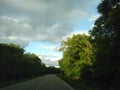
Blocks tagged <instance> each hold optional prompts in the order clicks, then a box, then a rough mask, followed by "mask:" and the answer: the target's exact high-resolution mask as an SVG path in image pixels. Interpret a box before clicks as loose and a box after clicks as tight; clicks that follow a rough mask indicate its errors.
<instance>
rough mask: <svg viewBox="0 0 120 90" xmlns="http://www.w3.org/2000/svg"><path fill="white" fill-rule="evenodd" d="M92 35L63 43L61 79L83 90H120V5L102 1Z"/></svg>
mask: <svg viewBox="0 0 120 90" xmlns="http://www.w3.org/2000/svg"><path fill="white" fill-rule="evenodd" d="M98 12H99V13H100V17H99V18H98V19H97V20H96V21H95V23H94V27H93V28H92V29H91V30H89V35H85V34H78V35H73V36H72V37H70V38H68V39H67V40H66V41H63V42H62V43H61V48H60V51H62V52H63V58H62V59H61V60H60V61H59V65H60V69H61V74H60V76H61V77H62V78H63V79H64V80H65V81H67V82H68V83H70V84H72V85H73V86H75V87H77V88H79V89H78V90H80V88H83V90H119V89H120V77H119V76H120V26H119V24H120V1H119V0H102V1H101V3H100V4H99V5H98Z"/></svg>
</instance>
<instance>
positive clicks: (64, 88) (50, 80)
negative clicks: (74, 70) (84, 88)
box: [0, 74, 74, 90]
mask: <svg viewBox="0 0 120 90" xmlns="http://www.w3.org/2000/svg"><path fill="white" fill-rule="evenodd" d="M0 90H74V89H72V88H71V87H70V86H69V85H68V84H66V83H65V82H64V81H62V80H61V79H60V78H59V77H57V76H56V75H53V74H52V75H44V76H41V77H39V78H36V79H33V80H29V81H25V82H22V83H18V84H15V85H11V86H8V87H5V88H0Z"/></svg>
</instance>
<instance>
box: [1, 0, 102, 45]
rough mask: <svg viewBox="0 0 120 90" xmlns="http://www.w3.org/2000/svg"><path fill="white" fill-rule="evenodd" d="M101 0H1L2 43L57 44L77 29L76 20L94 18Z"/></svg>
mask: <svg viewBox="0 0 120 90" xmlns="http://www.w3.org/2000/svg"><path fill="white" fill-rule="evenodd" d="M98 2H100V0H90V1H88V0H0V42H8V43H17V44H19V45H22V46H25V45H27V44H28V43H29V42H31V41H45V42H51V43H56V42H60V41H61V40H62V38H63V37H64V36H66V35H68V34H70V33H71V32H73V27H74V22H75V20H80V19H83V18H87V19H90V18H91V16H92V11H91V10H89V9H93V8H95V7H94V5H95V4H96V3H98Z"/></svg>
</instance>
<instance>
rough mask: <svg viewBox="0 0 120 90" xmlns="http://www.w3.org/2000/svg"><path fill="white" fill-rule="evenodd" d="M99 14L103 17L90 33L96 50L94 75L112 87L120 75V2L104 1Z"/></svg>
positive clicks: (116, 0) (99, 7)
mask: <svg viewBox="0 0 120 90" xmlns="http://www.w3.org/2000/svg"><path fill="white" fill-rule="evenodd" d="M98 12H99V13H100V14H101V16H100V17H99V18H98V19H97V20H96V21H95V24H94V27H93V28H92V30H91V31H90V35H91V37H92V38H93V40H92V42H93V45H94V47H95V48H96V52H95V55H96V61H95V63H94V67H95V68H94V70H95V72H94V73H93V74H94V76H95V77H97V78H101V80H103V81H106V84H109V85H110V84H112V83H113V80H114V79H115V77H116V76H119V75H120V71H119V70H120V48H119V46H120V26H119V23H120V0H102V2H101V3H100V4H99V6H98ZM118 74H119V75H118ZM117 78H118V77H117ZM118 80H119V78H118Z"/></svg>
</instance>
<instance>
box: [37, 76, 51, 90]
mask: <svg viewBox="0 0 120 90" xmlns="http://www.w3.org/2000/svg"><path fill="white" fill-rule="evenodd" d="M48 79H49V78H46V79H45V80H44V81H43V82H42V83H41V84H40V85H39V86H38V87H37V88H36V90H39V89H40V88H41V87H42V86H43V85H44V84H45V82H46V81H47V80H48Z"/></svg>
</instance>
